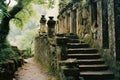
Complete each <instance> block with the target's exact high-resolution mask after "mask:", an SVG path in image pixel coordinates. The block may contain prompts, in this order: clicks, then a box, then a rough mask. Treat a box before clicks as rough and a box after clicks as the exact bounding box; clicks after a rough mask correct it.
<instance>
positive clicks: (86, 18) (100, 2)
mask: <svg viewBox="0 0 120 80" xmlns="http://www.w3.org/2000/svg"><path fill="white" fill-rule="evenodd" d="M59 6H60V9H59V16H58V26H57V28H56V29H57V30H56V33H59V34H64V33H76V34H77V35H78V36H79V38H80V39H84V40H85V41H86V42H89V43H90V44H91V43H94V44H93V45H92V46H93V47H98V48H100V49H101V50H103V51H104V53H105V55H107V56H108V57H109V58H110V59H112V60H114V61H116V60H117V61H119V60H120V53H119V52H120V35H119V34H120V23H119V20H120V18H119V17H120V1H119V0H71V1H69V2H68V3H66V4H65V3H64V4H62V3H61V2H60V5H59Z"/></svg>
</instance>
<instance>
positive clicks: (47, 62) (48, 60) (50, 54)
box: [34, 35, 56, 74]
mask: <svg viewBox="0 0 120 80" xmlns="http://www.w3.org/2000/svg"><path fill="white" fill-rule="evenodd" d="M34 51H35V54H34V56H35V60H36V61H37V62H38V63H40V64H41V65H42V67H43V68H45V69H46V70H47V71H49V72H50V73H54V74H55V73H56V47H55V45H54V39H50V38H48V37H47V36H46V35H41V36H37V37H36V38H35V43H34Z"/></svg>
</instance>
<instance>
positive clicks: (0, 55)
mask: <svg viewBox="0 0 120 80" xmlns="http://www.w3.org/2000/svg"><path fill="white" fill-rule="evenodd" d="M13 58H14V59H17V58H18V54H16V53H15V52H14V51H13V50H12V48H11V46H10V45H9V43H8V42H7V41H6V42H4V43H0V62H3V61H5V60H7V59H13Z"/></svg>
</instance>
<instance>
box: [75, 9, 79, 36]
mask: <svg viewBox="0 0 120 80" xmlns="http://www.w3.org/2000/svg"><path fill="white" fill-rule="evenodd" d="M76 28H77V29H76V30H77V32H76V33H77V34H79V31H78V30H79V9H78V8H77V10H76Z"/></svg>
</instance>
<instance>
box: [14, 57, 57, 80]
mask: <svg viewBox="0 0 120 80" xmlns="http://www.w3.org/2000/svg"><path fill="white" fill-rule="evenodd" d="M25 61H26V62H27V63H25V64H24V65H23V66H22V67H21V68H20V69H19V70H18V71H17V72H16V73H15V75H16V79H13V80H55V79H53V78H51V77H50V76H48V74H47V73H46V72H45V71H44V70H43V69H42V68H41V67H40V65H38V64H37V63H35V62H34V60H33V58H29V59H27V60H25Z"/></svg>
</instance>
